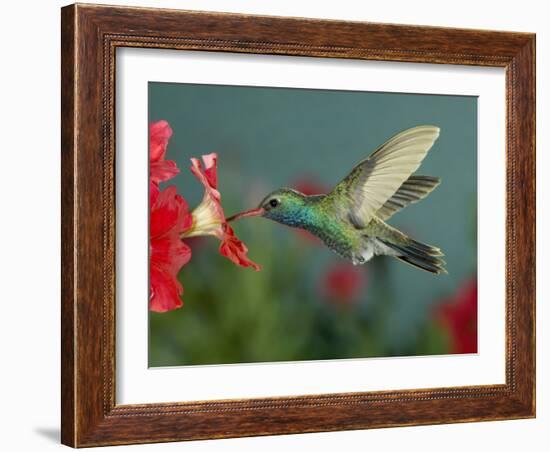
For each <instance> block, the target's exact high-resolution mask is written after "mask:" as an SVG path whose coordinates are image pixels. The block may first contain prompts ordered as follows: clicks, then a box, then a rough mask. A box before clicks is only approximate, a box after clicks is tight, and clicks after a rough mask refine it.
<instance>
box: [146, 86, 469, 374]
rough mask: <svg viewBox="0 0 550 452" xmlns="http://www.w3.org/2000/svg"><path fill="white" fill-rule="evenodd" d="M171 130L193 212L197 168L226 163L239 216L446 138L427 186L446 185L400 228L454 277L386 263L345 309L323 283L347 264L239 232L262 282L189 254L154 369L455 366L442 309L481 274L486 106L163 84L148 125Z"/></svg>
mask: <svg viewBox="0 0 550 452" xmlns="http://www.w3.org/2000/svg"><path fill="white" fill-rule="evenodd" d="M160 119H165V120H167V121H168V122H169V123H170V125H171V127H172V129H173V131H174V134H173V137H172V139H171V141H170V143H169V146H168V152H167V155H166V158H167V159H170V160H175V161H176V163H177V164H178V166H179V168H180V169H181V170H182V171H181V173H180V174H179V175H178V176H177V177H176V178H175V179H173V180H171V181H169V184H174V185H176V186H177V187H178V191H179V193H181V194H182V195H183V196H184V197H185V198H186V199H187V201H188V202H189V205H190V207H191V208H193V207H195V206H196V205H197V204H198V203H199V202H200V200H201V198H202V193H203V189H202V186H201V185H200V184H199V183H198V181H197V180H196V179H195V178H194V176H193V175H192V174H191V173H190V172H189V171H188V167H189V158H190V157H193V156H196V157H199V156H200V155H202V154H207V153H210V152H217V153H218V156H219V160H218V177H219V188H220V192H221V193H222V201H223V206H224V209H225V212H226V214H227V215H231V214H232V213H235V212H237V211H240V210H243V209H248V208H251V207H256V205H257V204H258V202H259V201H260V200H261V199H262V198H263V197H264V196H265V195H266V194H267V193H269V192H270V191H272V190H274V189H276V188H278V187H281V186H290V187H292V186H296V184H297V183H299V182H300V181H304V180H313V181H315V182H316V183H318V184H320V185H322V186H326V187H328V188H330V187H332V186H334V185H335V184H336V183H338V182H339V181H340V180H341V179H342V178H343V177H344V176H345V175H346V174H347V172H348V171H349V170H350V169H351V168H352V167H353V166H354V165H355V164H356V163H357V162H359V161H360V160H362V159H364V158H365V157H367V156H368V155H369V154H370V153H371V152H372V151H373V150H374V149H375V148H376V147H377V146H379V145H380V144H382V143H383V142H384V141H386V140H387V139H388V138H390V137H391V136H392V135H394V134H396V133H398V132H400V131H402V130H404V129H407V128H409V127H413V126H416V125H421V124H433V125H437V126H438V127H440V128H441V135H440V137H439V139H438V141H437V142H436V143H435V145H434V147H433V148H432V150H431V151H430V153H429V154H428V156H427V157H426V159H425V160H424V162H423V164H422V166H421V167H420V169H419V170H418V172H417V174H423V175H433V176H439V177H441V178H442V184H441V185H440V186H439V187H438V188H437V189H436V190H435V191H434V192H433V193H432V194H430V196H429V197H428V198H426V199H425V200H423V201H421V202H419V203H417V204H414V205H412V206H410V207H408V208H407V209H405V210H403V211H402V212H400V213H398V214H396V215H395V216H394V217H392V218H391V220H390V221H389V223H390V224H392V225H393V226H395V227H398V228H399V229H401V230H403V231H404V232H406V233H408V234H409V235H411V236H412V237H414V238H415V239H417V240H419V241H422V242H426V243H429V244H433V245H436V246H439V247H440V248H441V249H442V250H443V251H444V252H445V255H446V257H445V260H446V261H447V270H448V271H449V275H445V276H434V275H432V274H429V273H425V272H422V271H420V270H417V269H414V268H412V267H410V266H408V265H405V264H403V263H400V262H398V261H397V260H395V259H392V258H387V257H379V258H375V259H373V260H372V261H370V262H369V263H367V264H366V265H364V266H363V267H362V268H361V271H363V272H364V274H365V278H366V283H364V284H363V286H362V289H361V293H360V294H358V295H357V296H356V297H354V299H353V300H352V301H349V300H348V301H347V302H345V303H342V302H334V300H332V301H331V300H330V299H328V298H327V296H326V294H324V293H323V290H322V287H323V283H322V281H323V277H324V276H323V275H325V274H326V271H327V269H328V268H330V266H331V265H334V264H335V262H336V261H338V262H339V261H340V258H339V257H338V256H336V255H335V254H334V253H332V252H331V251H329V250H328V249H327V248H325V247H323V246H319V245H317V244H315V243H312V242H311V241H308V240H304V238H303V237H302V236H301V235H299V234H297V233H296V232H295V231H293V230H291V229H289V228H286V227H284V226H281V225H277V224H274V223H271V222H269V221H268V220H264V219H260V218H253V219H246V220H242V221H240V222H238V223H236V224H235V225H234V229H235V232H236V233H237V235H238V237H239V238H240V239H242V240H243V241H244V242H245V243H246V244H247V246H248V248H249V256H250V257H251V258H252V259H253V260H254V261H255V262H257V263H259V264H260V265H262V271H261V272H254V271H252V270H251V269H243V268H239V267H237V266H235V265H234V264H232V263H231V262H229V261H228V260H227V259H225V258H223V257H222V256H220V255H219V254H218V251H217V249H218V246H219V243H218V242H217V240H216V239H215V238H204V239H198V240H193V241H191V242H190V244H191V247H192V249H193V257H192V259H191V261H190V263H189V264H188V265H187V266H185V267H184V268H183V269H182V271H181V272H180V280H181V281H182V284H183V285H184V287H185V293H184V295H183V300H184V306H183V308H181V309H179V310H176V311H173V312H169V313H163V314H157V313H150V330H149V364H150V366H170V365H184V364H220V363H238V362H258V361H291V360H310V359H334V358H354V357H369V356H397V355H420V354H433V353H449V352H450V349H451V346H450V342H449V341H450V339H449V335H448V334H446V333H445V331H443V330H442V327H441V326H440V325H438V323H437V322H436V321H435V320H434V309H435V307H436V306H437V305H438V303H441V302H442V301H443V300H445V299H447V298H449V297H450V296H452V294H454V293H456V292H457V291H458V290H459V289H460V287H461V286H462V285H463V284H464V282H465V281H466V280H468V279H469V278H470V279H471V278H475V275H476V272H477V262H476V259H477V258H476V256H477V244H476V225H477V221H476V210H477V199H476V198H477V194H476V193H477V185H476V179H477V169H476V161H477V98H476V97H471V96H444V95H419V94H394V93H374V92H352V91H333V90H307V89H292V88H268V87H265V88H264V87H261V88H260V87H238V86H213V85H196V84H171V83H156V82H151V83H149V120H150V121H157V120H160ZM340 301H341V300H340Z"/></svg>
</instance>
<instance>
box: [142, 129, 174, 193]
mask: <svg viewBox="0 0 550 452" xmlns="http://www.w3.org/2000/svg"><path fill="white" fill-rule="evenodd" d="M171 136H172V129H171V128H170V125H169V124H168V122H166V121H164V120H162V121H157V122H153V123H151V124H150V125H149V174H150V179H151V182H154V183H155V184H158V183H159V182H162V181H167V180H169V179H171V178H172V177H174V176H175V175H176V174H178V173H179V169H178V167H177V165H176V162H173V161H171V160H164V158H165V155H166V148H167V146H168V141H169V140H170V137H171Z"/></svg>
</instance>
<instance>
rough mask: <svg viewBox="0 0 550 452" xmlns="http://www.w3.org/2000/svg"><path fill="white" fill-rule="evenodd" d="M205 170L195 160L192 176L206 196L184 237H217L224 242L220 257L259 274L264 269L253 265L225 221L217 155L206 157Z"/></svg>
mask: <svg viewBox="0 0 550 452" xmlns="http://www.w3.org/2000/svg"><path fill="white" fill-rule="evenodd" d="M202 159H203V162H204V166H205V167H204V168H203V167H202V164H201V162H200V160H199V159H196V158H192V159H191V163H192V166H191V172H192V173H193V174H194V175H195V176H196V178H197V179H198V180H199V181H200V182H201V183H202V184H203V185H204V196H203V198H202V201H201V203H200V204H199V205H198V206H197V208H196V209H195V210H193V212H192V216H193V223H192V226H191V227H190V228H189V229H188V230H187V231H186V232H185V234H183V236H182V237H194V236H198V235H213V236H215V237H217V238H218V239H220V240H221V242H222V243H221V245H220V254H222V255H223V256H225V257H227V258H228V259H230V260H231V261H232V262H234V263H235V264H237V265H240V266H241V267H252V268H254V269H255V270H256V271H258V270H260V266H259V265H258V264H256V263H254V262H252V261H251V260H250V259H249V258H248V256H247V252H248V249H247V248H246V246H245V245H244V243H242V242H241V241H240V240H239V239H238V238H237V237H236V236H235V233H234V232H233V229H231V227H230V226H229V224H228V223H227V221H226V219H225V214H224V211H223V208H222V206H221V195H220V192H219V191H218V177H217V159H218V156H217V154H215V153H212V154H208V155H203V156H202Z"/></svg>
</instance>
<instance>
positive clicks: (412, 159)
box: [332, 126, 439, 227]
mask: <svg viewBox="0 0 550 452" xmlns="http://www.w3.org/2000/svg"><path fill="white" fill-rule="evenodd" d="M438 136H439V128H438V127H435V126H418V127H413V128H412V129H408V130H405V131H403V132H401V133H399V134H397V135H395V136H394V137H393V138H390V139H389V140H388V141H387V142H386V143H384V144H383V145H382V146H380V147H379V148H378V149H377V150H376V151H374V152H373V153H372V154H371V155H370V157H368V158H367V159H365V160H363V161H362V162H360V163H359V164H357V165H356V166H355V168H353V169H352V170H351V172H350V173H349V174H348V175H347V176H346V178H345V179H344V180H343V181H342V182H340V183H339V184H338V185H337V186H336V187H335V188H334V190H333V192H332V194H333V195H334V197H335V199H338V200H339V202H338V204H340V202H342V203H343V207H344V208H347V210H348V213H349V218H350V219H351V221H352V222H353V223H354V224H356V225H357V226H358V227H364V226H366V225H367V224H368V223H369V222H370V220H371V219H372V218H373V216H374V215H375V214H376V212H377V211H378V210H380V208H381V207H382V206H383V205H384V204H385V203H386V201H388V199H390V198H391V197H392V196H393V195H394V193H395V192H396V191H397V190H398V189H399V188H400V187H401V185H403V183H404V182H405V181H406V180H407V179H408V178H409V176H410V175H411V174H412V173H414V172H415V171H416V170H417V169H418V167H419V166H420V163H421V162H422V160H423V159H424V157H425V156H426V154H427V153H428V151H429V150H430V148H431V147H432V145H433V144H434V142H435V140H437V137H438ZM341 207H342V206H341V205H339V208H341Z"/></svg>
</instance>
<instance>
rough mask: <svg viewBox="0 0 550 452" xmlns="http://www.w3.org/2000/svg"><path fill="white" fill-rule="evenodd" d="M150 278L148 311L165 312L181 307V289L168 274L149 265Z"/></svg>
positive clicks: (159, 268)
mask: <svg viewBox="0 0 550 452" xmlns="http://www.w3.org/2000/svg"><path fill="white" fill-rule="evenodd" d="M150 278H151V298H150V299H149V309H150V310H151V311H154V312H166V311H171V310H173V309H177V308H181V307H182V306H183V302H182V301H181V298H180V295H181V294H182V293H183V287H182V286H181V284H180V283H179V281H178V280H177V279H176V278H174V276H173V275H172V274H171V273H170V272H168V271H166V270H165V269H163V268H162V267H157V266H155V265H153V264H151V268H150Z"/></svg>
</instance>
